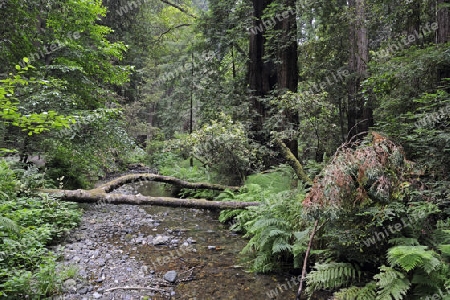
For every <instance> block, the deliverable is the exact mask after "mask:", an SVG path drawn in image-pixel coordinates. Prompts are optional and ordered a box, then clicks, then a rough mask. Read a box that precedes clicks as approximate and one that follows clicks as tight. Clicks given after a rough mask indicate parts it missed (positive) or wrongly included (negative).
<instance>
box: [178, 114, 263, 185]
mask: <svg viewBox="0 0 450 300" xmlns="http://www.w3.org/2000/svg"><path fill="white" fill-rule="evenodd" d="M172 148H175V149H183V150H182V151H184V152H187V153H188V154H189V156H191V157H194V158H195V159H197V160H198V161H200V162H201V163H202V165H203V166H205V167H207V168H208V169H210V170H214V171H216V172H217V173H218V174H221V175H222V177H225V178H228V179H229V184H239V183H242V182H243V181H244V179H245V177H246V176H247V175H248V174H249V173H250V172H251V171H255V170H256V169H258V166H259V163H258V160H257V156H258V155H257V154H258V147H256V146H255V145H253V144H252V143H251V142H250V141H249V139H248V137H247V132H246V130H245V128H244V125H243V124H242V123H238V122H234V121H233V120H232V119H231V117H229V116H226V115H225V114H220V116H219V118H218V120H213V121H211V123H210V124H207V125H204V126H203V127H202V128H201V129H199V130H196V131H194V132H193V133H192V134H190V135H188V136H185V137H184V138H183V139H177V140H174V142H173V144H172Z"/></svg>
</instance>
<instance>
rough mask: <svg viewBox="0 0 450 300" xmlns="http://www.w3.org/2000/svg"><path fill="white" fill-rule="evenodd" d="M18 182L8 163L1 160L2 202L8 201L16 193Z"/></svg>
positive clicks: (0, 192)
mask: <svg viewBox="0 0 450 300" xmlns="http://www.w3.org/2000/svg"><path fill="white" fill-rule="evenodd" d="M17 184H18V181H17V180H16V176H15V174H14V171H13V170H11V169H10V168H9V165H8V163H7V162H6V161H5V160H3V159H0V186H1V187H2V188H1V190H0V200H7V199H9V198H11V197H13V196H14V195H15V193H16V188H17Z"/></svg>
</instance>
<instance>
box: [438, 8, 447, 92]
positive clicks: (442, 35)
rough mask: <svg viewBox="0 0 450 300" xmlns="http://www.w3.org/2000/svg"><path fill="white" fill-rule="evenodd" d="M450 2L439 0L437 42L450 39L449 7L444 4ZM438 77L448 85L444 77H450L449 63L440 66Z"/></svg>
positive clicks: (439, 80) (442, 82) (440, 42)
mask: <svg viewBox="0 0 450 300" xmlns="http://www.w3.org/2000/svg"><path fill="white" fill-rule="evenodd" d="M448 4H450V0H437V13H436V15H437V23H438V29H437V32H436V43H437V44H443V43H447V42H448V41H449V40H450V18H449V9H448V8H447V7H444V6H443V5H448ZM437 77H438V78H437V80H438V82H439V83H441V84H443V85H448V83H445V81H444V79H445V78H450V66H449V65H440V66H438V70H437ZM447 91H448V92H450V87H449V88H447Z"/></svg>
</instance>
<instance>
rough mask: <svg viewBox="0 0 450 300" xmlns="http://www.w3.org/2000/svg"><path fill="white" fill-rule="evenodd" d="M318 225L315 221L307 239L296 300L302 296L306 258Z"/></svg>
mask: <svg viewBox="0 0 450 300" xmlns="http://www.w3.org/2000/svg"><path fill="white" fill-rule="evenodd" d="M318 225H319V221H318V220H316V221H315V222H314V227H313V230H312V232H311V236H310V237H309V243H308V248H307V249H306V253H305V259H304V260H303V268H302V279H301V280H300V284H299V286H298V291H297V298H296V300H300V297H301V295H302V291H303V281H305V278H306V267H307V265H308V257H309V253H310V252H311V247H312V242H313V239H314V236H315V235H316V232H317V226H318Z"/></svg>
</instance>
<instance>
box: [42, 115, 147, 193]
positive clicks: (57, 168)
mask: <svg viewBox="0 0 450 300" xmlns="http://www.w3.org/2000/svg"><path fill="white" fill-rule="evenodd" d="M111 114H112V115H111ZM94 116H95V118H91V119H89V118H88V117H87V118H86V120H88V121H80V122H81V123H80V125H79V126H76V124H75V125H74V126H73V128H72V127H71V128H70V129H69V130H65V131H63V132H62V133H60V135H63V136H62V137H57V138H54V139H49V140H47V141H46V143H45V146H46V152H47V153H48V154H47V157H46V159H47V164H46V166H47V168H48V172H47V174H48V176H49V177H50V178H51V179H53V180H54V181H56V180H57V179H58V178H64V181H63V182H64V187H66V188H80V187H81V188H89V187H92V186H93V184H94V182H95V181H97V180H98V179H99V178H102V177H104V176H105V175H106V174H107V173H110V172H117V171H119V170H121V168H123V167H124V166H125V164H127V163H128V162H134V161H136V160H139V159H141V158H144V157H145V154H144V153H143V152H142V151H140V150H136V145H135V143H134V141H132V140H131V139H130V138H129V137H128V135H127V134H126V132H125V130H124V129H123V127H122V126H121V124H120V120H117V119H116V118H115V117H114V114H113V112H111V113H109V112H102V111H100V112H96V113H95V114H94Z"/></svg>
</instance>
